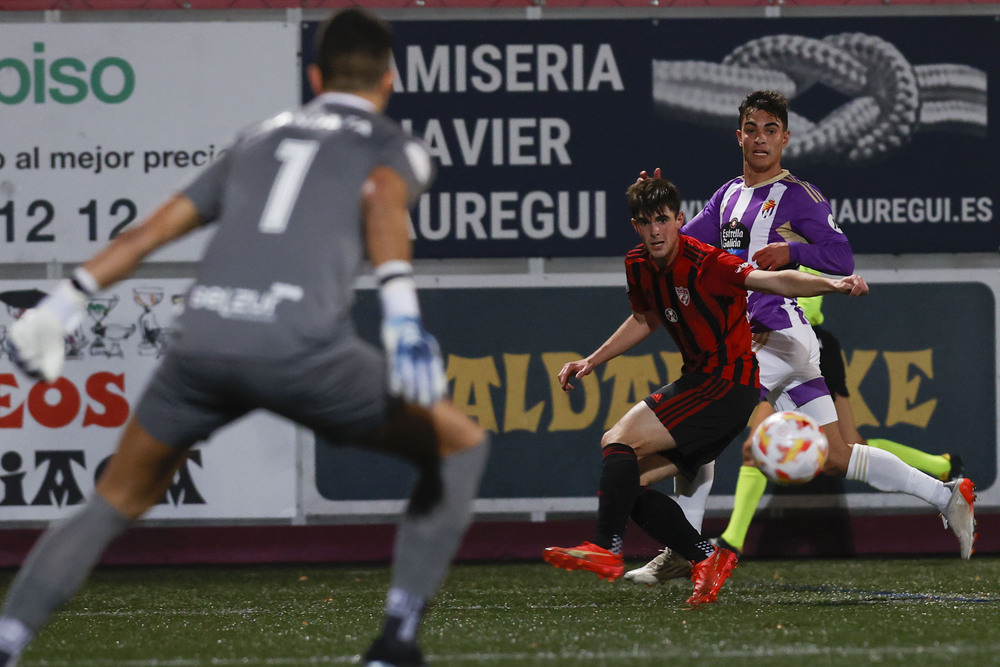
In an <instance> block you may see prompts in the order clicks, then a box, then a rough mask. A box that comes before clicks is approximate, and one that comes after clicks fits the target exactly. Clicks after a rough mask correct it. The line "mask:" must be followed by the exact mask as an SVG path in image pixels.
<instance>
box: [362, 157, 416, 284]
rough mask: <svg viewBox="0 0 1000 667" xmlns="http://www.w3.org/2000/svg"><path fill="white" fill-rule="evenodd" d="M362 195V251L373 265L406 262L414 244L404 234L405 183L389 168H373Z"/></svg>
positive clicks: (406, 219) (405, 222) (405, 232)
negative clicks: (363, 220) (363, 240)
mask: <svg viewBox="0 0 1000 667" xmlns="http://www.w3.org/2000/svg"><path fill="white" fill-rule="evenodd" d="M364 188H365V189H364V192H363V193H362V202H363V214H364V219H365V247H366V250H367V251H368V258H369V259H370V260H371V262H372V264H374V265H375V266H378V265H379V264H382V263H384V262H388V261H391V260H404V261H409V260H410V258H411V257H412V255H413V244H412V242H411V241H410V236H409V233H408V231H407V227H406V225H407V221H408V220H409V211H408V208H407V201H408V200H407V191H406V181H404V180H403V177H402V176H400V175H399V174H397V173H396V172H395V170H393V169H390V168H389V167H376V168H375V169H373V170H372V172H371V174H369V176H368V181H367V182H366V183H365V186H364Z"/></svg>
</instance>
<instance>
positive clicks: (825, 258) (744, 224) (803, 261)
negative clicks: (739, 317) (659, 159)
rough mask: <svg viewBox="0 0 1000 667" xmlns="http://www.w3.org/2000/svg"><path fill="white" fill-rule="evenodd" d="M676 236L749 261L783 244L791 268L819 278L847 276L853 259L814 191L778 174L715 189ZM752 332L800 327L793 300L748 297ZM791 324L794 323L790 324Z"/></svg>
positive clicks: (825, 204)
mask: <svg viewBox="0 0 1000 667" xmlns="http://www.w3.org/2000/svg"><path fill="white" fill-rule="evenodd" d="M681 233H682V234H686V235H688V236H693V237H694V238H696V239H698V240H699V241H703V242H705V243H708V244H711V245H714V246H716V247H718V248H722V249H723V250H725V251H727V252H730V253H732V254H734V255H738V256H739V257H741V258H743V259H744V260H746V261H749V262H751V263H752V264H753V265H754V266H756V263H754V262H753V261H752V260H751V259H750V258H751V257H753V255H754V253H756V252H757V251H758V250H760V249H761V248H763V247H764V246H766V245H767V244H769V243H776V242H785V243H788V249H789V252H790V253H791V255H790V257H791V264H790V266H788V267H783V268H793V267H794V266H795V265H802V266H807V267H809V268H811V269H815V270H817V271H822V272H823V273H829V274H833V275H849V274H850V273H851V272H852V271H854V254H853V253H852V252H851V246H850V243H848V241H847V237H846V236H845V235H844V233H843V232H842V231H841V230H840V227H838V226H837V223H836V222H835V221H834V219H833V212H832V210H831V209H830V203H829V202H828V201H827V200H826V198H825V197H824V196H823V195H822V193H820V191H819V190H817V189H816V188H815V187H814V186H812V185H811V184H809V183H806V182H805V181H800V180H799V179H797V178H795V177H794V176H792V175H791V174H790V173H788V170H782V172H781V173H780V174H778V175H777V176H775V177H774V178H773V179H771V180H769V181H765V182H764V183H760V184H758V185H756V186H754V187H747V186H746V185H745V184H744V182H743V177H742V176H740V177H737V178H734V179H733V180H731V181H729V182H728V183H726V184H725V185H723V186H722V187H721V188H719V189H718V190H717V191H716V193H715V194H714V195H712V198H711V199H709V200H708V203H706V204H705V208H703V209H702V210H701V212H700V213H698V215H696V216H694V218H692V219H691V220H690V221H689V222H688V223H687V224H686V225H684V227H683V228H682V229H681ZM747 312H748V313H749V315H750V329H751V330H752V331H754V332H759V331H771V330H780V329H787V328H788V327H790V326H792V322H793V321H799V322H802V323H803V324H806V323H807V321H806V319H805V317H804V316H803V315H802V311H801V310H800V309H799V308H798V305H797V304H796V302H795V299H787V298H785V297H782V296H778V295H775V294H760V293H758V292H751V293H750V297H749V299H748V300H747ZM792 318H797V319H796V320H793V319H792Z"/></svg>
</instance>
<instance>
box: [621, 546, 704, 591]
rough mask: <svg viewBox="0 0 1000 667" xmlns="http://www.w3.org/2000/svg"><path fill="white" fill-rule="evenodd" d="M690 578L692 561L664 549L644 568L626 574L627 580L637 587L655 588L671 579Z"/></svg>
mask: <svg viewBox="0 0 1000 667" xmlns="http://www.w3.org/2000/svg"><path fill="white" fill-rule="evenodd" d="M690 576H691V561H689V560H685V559H684V558H683V557H682V556H678V555H677V554H675V553H674V552H673V551H671V550H670V549H669V548H664V549H663V551H661V552H660V553H658V554H657V555H656V556H655V557H654V558H653V560H651V561H649V562H648V563H646V564H645V565H643V566H642V567H638V568H636V569H634V570H629V571H628V572H626V573H625V580H626V581H631V582H632V583H633V584H636V585H640V584H644V585H646V586H654V585H656V584H663V583H666V582H668V581H670V580H671V579H688V578H690Z"/></svg>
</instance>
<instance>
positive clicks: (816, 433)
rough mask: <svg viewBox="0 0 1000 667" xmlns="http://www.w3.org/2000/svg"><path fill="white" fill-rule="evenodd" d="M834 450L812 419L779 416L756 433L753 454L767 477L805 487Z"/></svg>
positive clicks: (786, 414)
mask: <svg viewBox="0 0 1000 667" xmlns="http://www.w3.org/2000/svg"><path fill="white" fill-rule="evenodd" d="M829 452H830V446H829V444H828V443H827V441H826V436H825V435H823V432H822V431H821V430H820V428H819V424H817V423H816V420H814V419H813V418H812V417H809V416H807V415H804V414H802V413H801V412H791V411H788V412H776V413H775V414H773V415H771V416H770V417H768V418H767V419H765V420H764V421H762V422H761V423H760V426H758V427H757V430H755V431H754V432H753V441H752V442H751V444H750V453H751V455H752V456H753V460H754V462H755V463H756V464H757V467H758V468H759V469H760V471H761V472H762V473H764V475H765V476H766V477H767V478H768V479H769V480H771V481H772V482H777V483H778V484H804V483H806V482H808V481H809V480H811V479H812V478H813V477H815V476H816V475H818V474H819V471H820V470H822V469H823V465H824V464H825V463H826V458H827V455H828V454H829Z"/></svg>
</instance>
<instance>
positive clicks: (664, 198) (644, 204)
mask: <svg viewBox="0 0 1000 667" xmlns="http://www.w3.org/2000/svg"><path fill="white" fill-rule="evenodd" d="M625 196H626V197H627V198H628V210H629V212H630V213H631V214H632V217H633V218H638V217H640V216H641V215H642V214H643V213H647V214H648V213H656V212H657V211H659V210H660V209H662V208H663V207H664V206H665V207H667V209H668V210H669V211H671V212H672V213H674V214H675V215H676V214H677V213H679V212H680V210H681V191H680V190H678V189H677V186H676V185H674V184H673V183H671V182H670V181H668V180H666V179H665V178H646V179H643V180H641V181H637V182H635V183H633V184H632V185H630V186H628V190H626V191H625Z"/></svg>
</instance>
